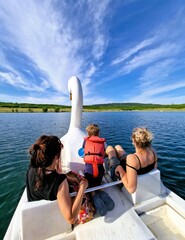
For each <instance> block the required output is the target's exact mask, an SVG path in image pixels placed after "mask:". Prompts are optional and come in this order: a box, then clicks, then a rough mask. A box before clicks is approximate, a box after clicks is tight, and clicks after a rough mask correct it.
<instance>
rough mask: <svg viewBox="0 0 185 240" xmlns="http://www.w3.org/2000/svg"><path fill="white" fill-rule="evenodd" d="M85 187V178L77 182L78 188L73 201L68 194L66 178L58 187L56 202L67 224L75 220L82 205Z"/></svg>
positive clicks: (86, 184)
mask: <svg viewBox="0 0 185 240" xmlns="http://www.w3.org/2000/svg"><path fill="white" fill-rule="evenodd" d="M87 187H88V182H87V181H86V180H82V181H81V182H80V184H79V190H78V193H77V196H76V197H75V200H74V202H73V203H72V201H71V197H70V195H69V186H68V182H67V179H65V180H64V181H63V182H62V183H61V184H60V186H59V188H58V193H57V200H58V204H59V207H60V210H61V212H62V214H63V216H64V218H65V219H66V221H67V222H68V223H69V224H73V223H75V221H76V220H77V216H78V212H79V210H80V207H81V205H82V200H83V195H84V192H85V190H86V188H87Z"/></svg>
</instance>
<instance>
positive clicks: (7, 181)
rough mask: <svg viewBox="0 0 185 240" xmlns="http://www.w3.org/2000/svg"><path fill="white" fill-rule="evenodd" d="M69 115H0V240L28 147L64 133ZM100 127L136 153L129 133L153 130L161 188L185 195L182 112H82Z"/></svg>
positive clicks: (17, 193) (184, 123)
mask: <svg viewBox="0 0 185 240" xmlns="http://www.w3.org/2000/svg"><path fill="white" fill-rule="evenodd" d="M69 122H70V113H1V114H0V134H1V135H0V239H2V238H3V236H4V234H5V232H6V229H7V227H8V225H9V222H10V220H11V217H12V215H13V213H14V211H15V208H16V206H17V204H18V201H19V199H20V197H21V195H22V192H23V190H24V187H25V173H26V169H27V167H28V163H29V156H28V151H27V150H28V148H29V146H30V145H31V144H32V143H33V142H34V141H35V140H36V139H37V138H38V137H39V136H40V135H41V134H53V135H57V136H58V137H62V136H63V135H64V134H65V133H66V132H67V130H68V127H69ZM89 123H96V124H98V125H99V126H100V129H101V132H100V134H101V136H102V137H104V138H106V140H107V143H108V144H111V145H116V144H121V145H122V146H123V147H124V148H125V150H126V151H127V152H128V153H131V152H133V151H134V149H133V146H132V144H131V139H130V136H131V132H132V129H133V128H134V127H137V126H146V127H148V128H149V129H150V130H151V131H152V132H153V133H154V140H153V147H154V148H155V149H156V151H157V153H158V157H159V160H158V168H159V169H160V170H161V175H162V180H163V183H164V184H165V186H167V187H168V188H170V189H171V190H172V191H174V192H175V193H177V194H178V195H179V196H181V197H182V198H183V199H185V140H184V139H185V112H139V111H138V112H98V113H83V115H82V127H83V128H84V129H85V127H86V125H88V124H89Z"/></svg>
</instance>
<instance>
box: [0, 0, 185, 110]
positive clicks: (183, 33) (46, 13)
mask: <svg viewBox="0 0 185 240" xmlns="http://www.w3.org/2000/svg"><path fill="white" fill-rule="evenodd" d="M73 75H76V76H78V77H79V79H80V80H81V83H82V87H83V93H84V104H85V105H87V104H97V103H112V102H139V103H161V104H171V103H174V104H179V103H185V1H184V0H39V1H38V0H1V1H0V101H3V102H27V103H52V104H61V105H63V104H64V105H69V104H70V102H69V93H68V87H67V83H68V79H69V78H70V77H71V76H73Z"/></svg>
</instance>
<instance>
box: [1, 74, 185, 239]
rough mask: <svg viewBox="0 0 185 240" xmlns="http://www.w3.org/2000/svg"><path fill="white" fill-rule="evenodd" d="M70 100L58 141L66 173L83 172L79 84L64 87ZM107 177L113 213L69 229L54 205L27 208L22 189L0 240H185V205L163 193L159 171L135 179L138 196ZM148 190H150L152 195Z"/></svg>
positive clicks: (105, 182) (39, 203) (105, 183)
mask: <svg viewBox="0 0 185 240" xmlns="http://www.w3.org/2000/svg"><path fill="white" fill-rule="evenodd" d="M68 86H69V92H70V94H72V109H71V121H70V126H69V130H68V132H67V133H66V135H64V136H63V137H62V138H61V141H62V143H64V145H65V147H64V149H63V151H62V152H63V153H62V164H63V168H64V171H65V172H68V171H69V170H73V171H76V172H78V171H79V170H82V171H83V167H84V165H83V160H82V158H81V157H80V156H79V155H78V150H79V148H81V146H82V142H83V137H84V136H85V135H86V133H85V131H83V130H82V129H81V123H82V106H83V93H82V87H81V83H80V81H79V79H78V78H77V77H72V78H70V79H69V82H68ZM118 183H120V181H117V182H112V181H111V179H110V177H109V173H108V172H107V173H106V174H105V176H104V178H103V184H102V185H101V186H98V187H96V188H93V189H87V191H88V192H89V191H92V190H96V189H100V188H104V190H105V191H106V192H107V193H108V194H109V195H110V197H111V198H112V199H113V200H114V202H115V207H114V209H113V210H112V211H110V212H108V213H107V214H106V215H105V216H103V217H100V216H98V215H96V214H95V216H94V218H93V219H92V220H91V221H89V222H87V223H85V224H81V225H77V226H75V227H74V229H72V227H71V225H69V224H68V223H67V222H66V221H65V219H64V218H63V216H62V214H61V213H60V210H59V207H58V203H57V201H46V200H41V201H35V202H28V201H27V196H26V189H25V190H24V193H23V195H22V197H21V199H20V201H19V204H18V206H17V208H16V211H15V213H14V215H13V218H12V220H11V222H10V225H9V227H8V230H7V232H6V234H5V237H4V240H18V239H22V240H32V239H33V240H43V239H47V240H59V239H60V240H61V239H64V240H86V239H88V240H97V239H100V238H101V239H104V240H109V239H110V240H123V239H124V240H126V239H130V240H149V239H150V240H154V239H165V240H166V239H169V240H171V239H185V228H184V226H185V201H184V200H183V199H182V198H180V197H179V196H177V195H176V194H175V193H173V192H172V191H170V190H169V189H168V188H166V187H165V186H164V185H163V183H162V181H161V177H160V171H159V170H153V171H151V172H150V173H147V174H144V175H141V176H138V186H137V190H136V192H135V193H133V194H129V193H128V192H127V190H126V189H125V188H124V187H123V188H122V189H119V188H118V187H117V186H114V185H116V184H118ZM151 186H152V189H151Z"/></svg>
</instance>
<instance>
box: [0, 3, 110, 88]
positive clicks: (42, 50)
mask: <svg viewBox="0 0 185 240" xmlns="http://www.w3.org/2000/svg"><path fill="white" fill-rule="evenodd" d="M55 3H57V4H58V6H57V7H58V8H57V7H56V6H54V4H55ZM66 4H68V3H67V2H65V1H63V2H60V1H58V2H53V1H49V0H48V1H44V2H43V1H36V0H32V1H31V0H30V1H21V0H14V1H10V0H7V1H3V2H1V4H0V9H1V10H0V18H1V20H2V23H3V28H4V33H5V35H4V37H3V41H4V42H6V43H7V44H9V45H10V46H13V47H15V48H16V49H17V51H20V52H21V53H24V54H25V55H27V56H28V57H29V58H30V59H32V60H33V62H34V63H35V64H36V65H37V67H38V69H40V70H41V71H42V72H43V73H44V74H45V76H46V77H47V79H45V81H44V82H43V83H42V85H44V86H47V85H50V86H52V87H53V88H54V89H55V90H56V91H60V92H64V89H66V86H67V81H68V79H69V78H70V77H71V76H72V75H77V76H79V77H80V78H81V80H82V82H83V78H84V76H86V75H87V74H88V73H87V74H86V71H87V72H89V69H88V68H89V67H90V69H91V67H92V66H91V64H89V62H86V59H87V57H86V56H84V55H83V54H82V53H81V51H82V52H83V49H86V48H87V47H89V48H90V49H91V51H92V52H91V53H90V54H92V59H91V61H92V60H96V61H97V60H99V59H100V58H101V57H102V55H103V54H104V51H105V49H106V44H107V40H105V39H106V38H105V36H104V34H105V32H104V31H103V28H102V25H103V24H102V22H103V19H104V17H105V16H106V14H107V13H106V11H107V7H108V4H109V1H101V2H99V1H97V4H94V1H88V2H87V4H88V8H87V9H88V12H87V13H86V15H85V14H84V11H82V13H81V14H80V15H78V14H77V15H76V18H75V21H76V22H78V24H79V25H80V23H81V22H85V20H86V18H87V17H88V18H89V19H88V21H89V22H90V23H91V29H92V30H93V31H92V33H91V35H88V36H86V38H87V39H88V41H86V40H85V39H81V35H80V32H78V30H79V29H77V28H76V27H75V24H74V25H73V21H71V18H74V16H71V13H70V12H65V11H64V9H63V8H64V7H65V6H66ZM80 4H81V8H83V5H84V4H86V2H84V1H79V2H78V4H77V7H79V5H80ZM68 5H69V4H68ZM60 7H61V9H60ZM71 7H72V6H71ZM68 10H69V11H70V10H71V9H70V7H69V8H68ZM76 10H77V9H76ZM84 16H85V19H84ZM83 19H84V20H83ZM89 33H90V32H89ZM82 40H83V41H86V43H87V44H88V46H85V45H84V46H83V45H82V43H83V41H82ZM85 54H86V53H85ZM93 57H94V59H93ZM95 71H96V66H95V63H94V73H95ZM90 81H91V80H90ZM90 81H89V82H90Z"/></svg>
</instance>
